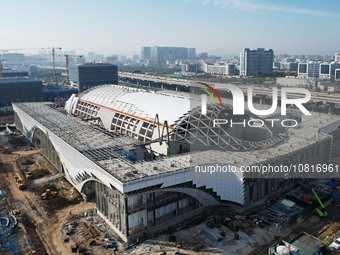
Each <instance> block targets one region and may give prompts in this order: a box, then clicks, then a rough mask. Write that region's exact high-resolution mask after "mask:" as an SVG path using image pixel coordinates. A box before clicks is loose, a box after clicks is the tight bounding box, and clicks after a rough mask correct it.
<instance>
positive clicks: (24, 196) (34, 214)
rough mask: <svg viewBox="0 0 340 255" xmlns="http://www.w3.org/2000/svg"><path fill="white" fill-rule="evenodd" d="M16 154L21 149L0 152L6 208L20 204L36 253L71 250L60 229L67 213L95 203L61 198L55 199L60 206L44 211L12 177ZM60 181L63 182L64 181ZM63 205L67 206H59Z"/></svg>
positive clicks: (76, 211) (34, 198) (89, 207)
mask: <svg viewBox="0 0 340 255" xmlns="http://www.w3.org/2000/svg"><path fill="white" fill-rule="evenodd" d="M32 153H33V152H32ZM20 154H21V153H17V154H14V155H12V154H9V155H2V154H0V166H1V182H2V184H4V185H5V186H6V187H5V188H6V189H7V192H8V198H7V199H8V201H9V206H10V207H12V208H10V209H15V208H20V211H21V212H22V214H25V215H27V218H26V219H25V220H24V222H23V225H24V226H25V228H26V232H27V234H28V235H29V236H30V239H31V242H32V243H33V245H34V247H35V248H36V252H38V253H37V254H39V255H40V254H42V255H43V254H47V253H46V251H44V250H45V248H46V250H47V251H48V254H56V255H57V254H60V255H63V254H72V253H71V252H70V248H69V247H66V246H65V244H64V242H63V241H62V240H61V236H60V230H61V228H62V225H63V224H65V222H66V220H67V218H68V217H69V216H70V213H80V212H82V211H86V210H89V209H92V208H94V207H95V204H94V203H79V202H77V204H75V205H70V206H67V203H65V204H62V202H67V201H65V200H63V201H59V205H60V206H59V207H58V208H57V209H60V210H58V211H56V210H52V213H47V212H46V209H45V208H44V204H43V203H42V201H41V200H40V199H39V198H38V196H37V195H35V194H34V193H33V192H31V191H29V190H20V189H19V188H18V186H17V185H16V183H15V181H14V173H15V171H18V165H17V164H16V161H17V160H18V159H19V155H20ZM30 154H31V152H30ZM61 183H62V182H61ZM63 185H65V183H64V184H63ZM66 185H67V184H66ZM68 185H69V186H68V187H67V188H68V189H65V190H66V191H65V192H66V193H69V191H70V189H71V185H70V184H68ZM44 202H45V201H44ZM47 202H48V201H47ZM50 203H51V204H52V205H53V204H54V202H53V201H52V200H51V202H50ZM63 205H64V207H65V206H67V207H66V208H62V206H63ZM36 230H37V231H36ZM42 244H43V245H42Z"/></svg>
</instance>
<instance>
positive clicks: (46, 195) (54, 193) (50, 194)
mask: <svg viewBox="0 0 340 255" xmlns="http://www.w3.org/2000/svg"><path fill="white" fill-rule="evenodd" d="M57 196H58V191H51V190H50V189H47V190H46V191H45V192H44V193H42V194H41V195H40V199H42V200H46V199H53V198H56V197H57Z"/></svg>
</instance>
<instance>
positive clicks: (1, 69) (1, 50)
mask: <svg viewBox="0 0 340 255" xmlns="http://www.w3.org/2000/svg"><path fill="white" fill-rule="evenodd" d="M16 50H22V49H0V78H1V77H2V76H3V70H4V67H3V65H2V61H3V59H2V54H3V53H4V52H8V51H16Z"/></svg>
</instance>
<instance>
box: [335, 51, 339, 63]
mask: <svg viewBox="0 0 340 255" xmlns="http://www.w3.org/2000/svg"><path fill="white" fill-rule="evenodd" d="M334 61H335V62H339V63H340V52H338V53H335V58H334Z"/></svg>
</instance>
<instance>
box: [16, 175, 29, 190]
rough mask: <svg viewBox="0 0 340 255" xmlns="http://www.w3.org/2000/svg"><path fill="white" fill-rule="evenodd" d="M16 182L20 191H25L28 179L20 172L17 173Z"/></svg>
mask: <svg viewBox="0 0 340 255" xmlns="http://www.w3.org/2000/svg"><path fill="white" fill-rule="evenodd" d="M14 180H15V183H16V184H17V186H18V188H19V189H21V190H23V189H26V188H27V183H26V178H25V177H24V176H23V175H22V174H21V173H20V172H18V171H16V172H15V175H14Z"/></svg>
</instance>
